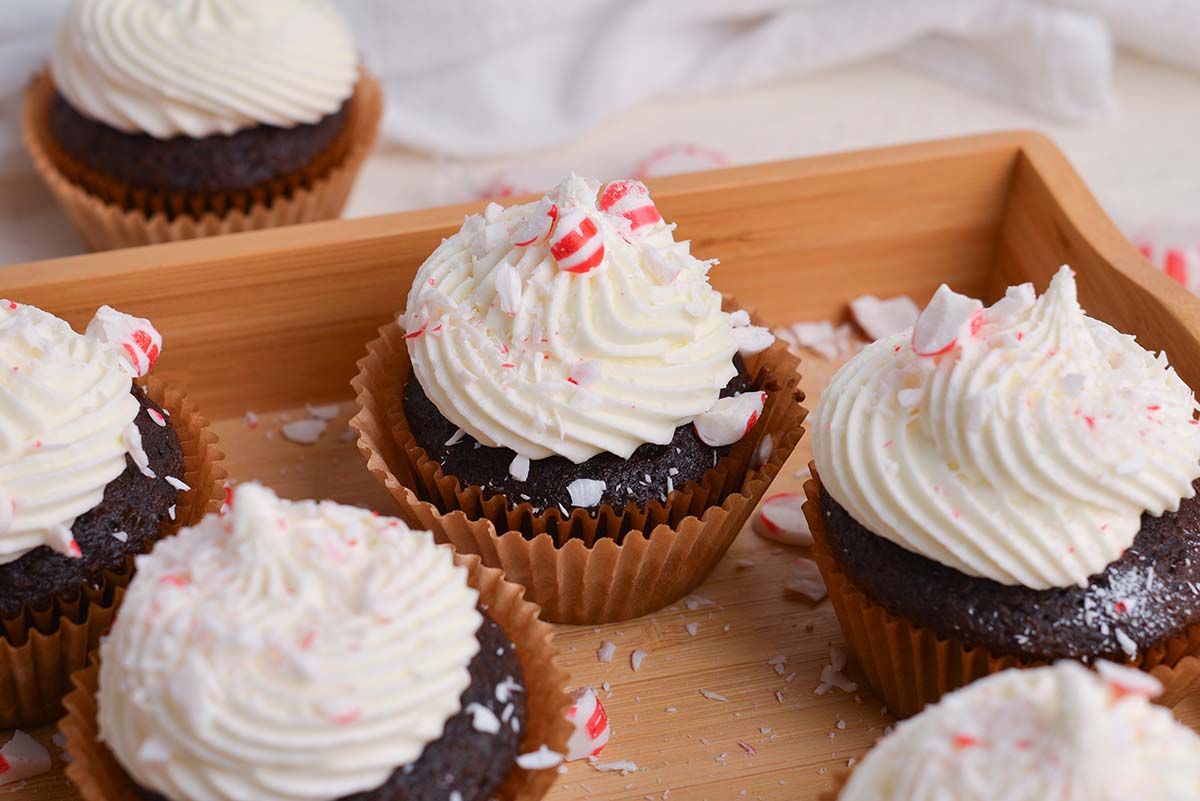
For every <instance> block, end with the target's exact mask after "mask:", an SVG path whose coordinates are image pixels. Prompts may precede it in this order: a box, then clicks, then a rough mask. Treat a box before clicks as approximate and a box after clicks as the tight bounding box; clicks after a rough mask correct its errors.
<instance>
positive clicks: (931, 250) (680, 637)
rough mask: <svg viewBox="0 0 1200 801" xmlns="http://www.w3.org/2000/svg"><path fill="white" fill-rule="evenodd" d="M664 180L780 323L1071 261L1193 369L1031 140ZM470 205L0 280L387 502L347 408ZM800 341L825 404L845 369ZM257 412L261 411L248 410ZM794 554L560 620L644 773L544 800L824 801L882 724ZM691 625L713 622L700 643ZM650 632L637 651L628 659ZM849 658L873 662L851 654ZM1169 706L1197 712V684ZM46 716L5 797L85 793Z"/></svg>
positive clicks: (586, 774) (304, 487)
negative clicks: (128, 330) (609, 657)
mask: <svg viewBox="0 0 1200 801" xmlns="http://www.w3.org/2000/svg"><path fill="white" fill-rule="evenodd" d="M651 189H652V190H653V193H654V197H655V200H656V202H657V203H658V206H659V208H660V209H661V210H662V213H663V216H664V217H665V218H666V219H668V220H675V221H678V223H679V229H678V234H679V235H680V236H681V237H684V238H691V239H692V240H693V243H694V244H693V250H694V252H695V253H697V254H699V255H700V256H701V257H702V258H706V257H713V256H716V257H719V258H720V259H721V262H722V263H721V266H720V267H718V268H716V269H714V270H713V272H712V278H713V283H714V285H715V286H716V287H717V288H719V289H721V290H723V291H726V292H731V293H733V294H735V295H736V296H737V298H738V299H739V300H740V301H741V302H742V303H744V304H747V305H749V306H753V307H756V308H757V309H758V311H759V312H760V313H761V314H763V315H764V316H765V317H766V318H767V319H769V320H771V321H772V322H774V323H779V324H784V323H788V322H793V321H797V320H815V319H821V318H830V319H835V320H841V319H842V318H844V316H845V307H846V302H847V301H848V300H850V299H852V298H854V297H856V296H858V295H861V294H865V293H873V294H876V295H878V296H880V297H887V296H891V295H896V294H901V293H905V294H908V295H911V296H912V297H913V298H914V299H916V300H917V301H918V302H919V303H923V302H924V301H925V300H927V299H928V297H929V296H930V294H932V292H933V290H934V289H935V288H936V287H937V285H938V284H940V283H941V282H943V281H945V282H948V283H950V284H951V285H952V286H954V288H956V289H958V290H959V291H962V292H966V293H969V294H972V295H978V296H983V297H986V298H995V297H996V296H997V295H998V293H999V292H1000V291H1001V290H1002V289H1003V287H1005V286H1007V285H1009V284H1015V283H1019V282H1021V281H1027V280H1032V281H1034V282H1035V284H1037V286H1038V288H1039V289H1042V288H1044V287H1045V285H1046V283H1047V282H1048V280H1049V278H1050V276H1051V274H1052V273H1053V272H1054V271H1055V269H1056V268H1057V267H1058V266H1059V265H1060V264H1062V263H1064V262H1065V263H1069V264H1071V265H1072V266H1073V267H1074V268H1075V269H1076V270H1077V271H1078V273H1079V288H1080V297H1081V299H1082V301H1083V304H1084V306H1085V307H1086V308H1087V309H1088V311H1089V313H1091V314H1092V315H1093V316H1096V317H1099V318H1100V319H1103V320H1106V321H1107V322H1109V323H1112V324H1113V325H1115V326H1116V327H1117V328H1119V329H1120V330H1122V331H1129V332H1132V333H1135V334H1137V335H1138V339H1139V341H1140V342H1142V344H1144V345H1145V346H1147V347H1150V348H1156V349H1157V348H1166V349H1167V350H1168V353H1169V355H1170V357H1171V361H1172V363H1173V364H1174V365H1175V366H1176V368H1177V369H1178V371H1179V373H1180V375H1181V376H1182V377H1183V378H1184V379H1185V380H1186V381H1187V382H1188V383H1189V384H1190V385H1192V386H1194V387H1195V386H1200V301H1197V300H1196V299H1194V298H1192V297H1191V296H1189V295H1187V294H1186V293H1185V292H1183V291H1182V290H1181V289H1180V288H1179V287H1178V286H1177V285H1175V284H1174V283H1173V282H1171V281H1170V280H1169V279H1168V278H1166V277H1164V276H1162V275H1160V274H1159V273H1157V272H1156V271H1154V270H1153V269H1152V268H1151V267H1150V266H1149V265H1148V264H1146V263H1145V262H1144V261H1143V260H1142V258H1141V256H1140V255H1139V254H1138V253H1137V251H1136V250H1134V249H1133V248H1132V247H1131V246H1130V245H1129V244H1128V243H1127V242H1126V240H1125V238H1124V237H1123V236H1122V235H1121V234H1120V233H1119V232H1118V231H1117V229H1116V228H1115V227H1114V226H1113V225H1112V223H1111V222H1110V221H1109V220H1108V218H1107V217H1106V216H1105V215H1104V213H1103V212H1102V211H1101V210H1100V208H1099V207H1098V206H1097V204H1096V202H1095V201H1094V200H1093V199H1092V197H1091V195H1090V194H1089V193H1088V191H1087V189H1086V187H1085V186H1084V185H1083V183H1082V182H1081V181H1080V179H1079V177H1078V176H1077V175H1076V174H1075V172H1074V171H1073V170H1072V168H1071V167H1070V165H1069V164H1068V163H1067V162H1066V160H1065V159H1064V158H1063V156H1062V154H1061V153H1060V152H1059V151H1058V150H1057V149H1056V148H1055V147H1054V145H1053V144H1051V143H1050V142H1049V141H1048V140H1047V139H1045V138H1044V137H1042V136H1040V135H1037V134H1032V133H1002V134H995V135H988V136H979V137H971V138H966V139H955V140H948V141H942V142H932V143H928V144H919V145H912V146H905V147H896V148H887V149H883V150H871V151H866V152H859V153H847V154H839V155H833V156H825V157H821V158H813V159H804V160H800V161H791V162H783V163H774V164H763V165H757V166H752V167H743V168H737V169H729V170H721V171H716V172H707V173H700V174H695V175H687V176H680V177H674V178H665V179H660V180H655V181H653V182H652V183H651ZM479 205H480V204H472V205H468V206H457V207H449V208H441V209H431V210H427V211H418V212H411V213H405V214H395V215H388V216H383V217H375V218H370V219H362V220H350V221H339V222H332V223H319V224H313V225H306V226H300V227H295V228H286V229H280V230H274V231H267V232H262V233H254V234H241V235H235V236H227V237H222V238H218V239H210V240H202V241H197V242H189V243H181V244H175V245H168V246H157V247H149V248H140V249H136V250H127V251H117V252H109V253H102V254H96V255H90V256H81V257H77V258H68V259H61V260H56V261H49V262H40V263H33V264H26V265H22V266H19V267H15V268H10V269H5V270H3V271H0V296H6V297H10V298H12V299H14V300H18V301H21V302H23V303H32V304H35V305H37V306H41V307H43V308H45V309H47V310H49V311H52V312H54V313H56V314H58V315H61V316H62V317H64V318H66V319H67V320H69V321H70V322H71V323H72V324H74V325H75V326H77V327H82V326H83V325H84V324H86V322H87V320H88V319H89V318H90V317H91V315H92V313H93V312H94V311H95V309H96V307H97V306H98V305H100V304H103V303H107V304H110V305H112V306H115V307H117V308H119V309H121V310H122V311H126V312H130V313H133V314H136V315H140V316H145V317H149V318H151V319H152V320H153V321H154V323H155V324H156V325H157V326H158V328H159V329H160V330H161V331H162V332H163V334H164V336H165V349H164V354H163V357H162V359H161V360H160V362H159V365H158V366H157V367H156V368H155V373H156V374H157V375H159V376H162V377H165V378H168V379H170V380H171V381H178V382H181V383H182V384H184V385H185V386H187V387H188V388H189V390H190V391H191V394H192V396H193V397H194V398H195V399H196V400H197V401H198V402H199V403H200V406H201V409H202V410H203V411H204V412H205V413H207V414H208V415H209V416H210V417H212V418H214V419H215V421H216V424H215V427H216V429H217V431H218V433H219V434H220V436H221V439H222V444H223V445H224V446H225V450H226V452H227V453H228V456H229V458H228V464H229V469H230V473H231V475H232V476H233V477H234V478H235V479H236V480H245V479H252V478H253V479H258V480H261V481H263V482H265V483H267V484H269V485H271V486H273V487H275V488H277V489H278V490H279V491H280V492H281V493H282V494H284V495H287V496H291V497H329V498H334V499H336V500H339V501H343V502H347V503H355V504H360V505H366V506H371V507H374V508H376V509H379V510H380V511H384V512H387V511H390V510H392V509H393V506H392V504H391V500H390V498H389V497H388V496H387V495H386V494H385V493H384V491H383V490H382V489H381V488H380V487H379V486H378V485H377V484H376V482H375V480H374V479H373V478H372V477H371V476H370V475H369V474H368V473H367V471H366V469H365V467H364V463H363V459H362V457H361V456H360V455H359V453H358V451H357V449H356V447H355V445H354V442H353V441H352V440H351V439H350V438H348V437H344V436H342V433H343V432H344V431H346V426H345V421H346V420H347V419H348V418H349V417H350V416H351V414H352V413H353V411H354V410H353V403H352V402H351V400H350V399H351V398H352V394H351V391H350V378H351V377H352V376H353V375H354V373H355V371H356V370H355V362H356V361H357V360H358V359H359V358H360V357H361V356H362V355H363V354H364V352H365V346H366V343H367V342H368V341H369V340H370V339H372V338H373V337H374V336H375V330H376V328H377V327H378V326H380V325H381V324H383V323H385V322H387V321H388V320H389V319H390V318H391V317H392V315H394V314H395V313H396V312H397V311H398V310H399V309H400V308H401V307H402V306H403V305H404V302H405V297H406V295H407V291H408V288H409V285H410V283H411V281H412V277H413V274H414V272H415V270H416V269H417V267H418V266H419V265H420V263H421V262H422V260H423V259H424V258H425V256H426V255H428V254H429V252H430V251H432V250H433V248H434V247H435V246H436V245H437V244H438V242H439V241H440V240H441V238H442V237H444V236H447V235H448V234H450V233H452V232H453V231H454V230H456V229H457V228H458V226H459V225H460V224H461V221H462V215H463V214H464V213H468V212H472V211H476V210H478V208H479ZM806 356H807V357H809V358H807V359H806V361H805V363H804V367H803V370H804V373H805V376H804V386H805V389H806V391H807V393H808V397H809V400H808V404H809V407H810V408H812V406H813V405H814V404H815V402H816V398H817V395H818V393H819V390H820V388H821V386H822V385H823V382H824V380H825V379H826V378H828V376H829V374H830V371H831V369H832V368H833V366H834V365H832V364H830V363H827V362H822V361H820V360H818V359H816V358H815V357H813V355H812V354H806ZM334 401H337V402H341V404H342V414H341V416H340V417H339V418H338V420H336V421H334V422H333V423H332V424H331V426H330V429H329V431H328V432H327V433H326V434H325V435H324V436H323V437H322V439H321V440H320V441H319V442H318V443H317V444H316V445H314V446H307V447H306V446H301V445H297V444H294V443H290V442H286V441H284V440H283V438H282V437H281V436H279V434H278V433H276V432H277V429H278V427H279V423H280V420H281V419H282V418H288V419H297V418H299V417H300V416H301V415H302V414H303V412H302V406H303V404H305V403H306V402H307V403H314V404H318V403H329V402H334ZM247 411H254V412H256V413H257V414H258V415H259V418H260V425H259V427H257V428H254V429H252V428H250V427H248V426H247V425H246V423H245V422H244V420H243V415H244V414H245V412H247ZM809 454H810V451H809V448H808V443H807V439H806V440H803V441H802V442H801V445H800V447H799V448H798V449H797V452H796V453H795V455H794V456H793V458H792V460H791V462H790V463H789V465H788V467H787V468H786V469H785V470H784V472H783V473H782V474H781V477H780V479H779V480H778V481H777V482H776V484H775V485H774V486H773V487H772V489H771V491H770V492H769V493H768V495H770V494H773V493H775V492H783V491H798V490H799V485H800V482H799V480H798V479H796V478H795V477H794V475H793V473H794V471H795V470H797V469H799V468H801V467H803V466H804V465H806V464H807V463H808V460H809ZM798 555H803V554H802V553H800V552H799V551H796V552H795V553H792V552H791V551H789V550H784V549H780V548H777V547H775V546H773V544H772V543H769V542H766V541H764V540H761V539H759V538H758V537H757V536H756V535H754V534H753V533H752V532H750V531H746V532H744V533H743V535H742V536H741V537H740V538H739V539H738V541H737V542H736V544H735V545H734V547H733V549H732V550H731V551H730V554H729V557H728V558H727V559H726V560H724V562H723V563H722V564H721V565H720V566H719V567H718V569H717V570H716V572H715V573H714V574H713V576H712V577H711V578H710V579H709V580H708V581H707V582H706V583H705V584H704V585H703V586H702V587H701V588H700V590H699V595H700V596H703V599H705V600H703V601H697V600H696V599H693V602H692V603H691V604H690V605H689V604H682V603H681V604H677V605H676V606H674V607H672V608H670V609H667V610H663V611H662V612H660V613H658V614H656V615H654V616H651V617H647V618H643V619H639V620H634V621H629V622H625V623H620V624H614V625H609V626H602V627H598V628H594V629H593V628H590V627H566V626H564V627H561V628H560V637H559V643H560V646H561V648H562V649H563V663H564V665H565V666H566V667H567V669H568V670H570V671H571V673H572V674H573V677H574V680H575V682H576V684H578V685H583V684H591V685H593V686H595V687H597V689H598V690H599V691H600V694H601V697H602V698H603V701H604V704H605V706H606V707H607V709H608V712H609V715H610V718H611V721H612V725H613V737H612V741H611V743H610V744H609V746H608V748H607V749H606V750H605V751H604V753H603V755H602V761H603V762H606V763H607V762H614V761H618V760H630V761H632V762H634V763H636V765H637V766H638V768H639V770H637V771H636V772H632V773H629V774H628V775H622V774H621V773H620V772H600V771H598V770H596V769H594V768H593V767H591V766H589V765H588V764H587V763H581V762H575V763H571V764H570V765H569V768H568V770H567V772H566V773H565V775H563V776H561V777H560V779H559V781H558V783H557V784H556V786H555V787H554V789H553V790H552V791H551V793H550V795H549V798H550V799H557V800H560V801H566V799H596V801H616V800H617V799H641V798H647V799H675V801H702V800H703V799H712V801H718V799H729V800H731V801H735V800H736V799H740V798H747V799H764V800H766V799H771V800H772V801H775V800H778V801H784V800H785V799H786V800H787V801H795V799H813V798H815V797H816V796H817V794H818V793H819V792H821V791H822V790H824V789H827V788H828V787H829V786H830V784H831V779H832V777H833V775H835V774H836V773H837V772H839V771H841V770H844V769H845V767H846V764H847V762H848V761H849V760H851V759H855V758H858V757H860V756H861V755H862V754H863V752H864V751H865V750H866V749H867V748H868V747H869V746H870V745H871V743H872V742H874V740H875V739H876V738H877V737H879V735H880V734H881V733H882V730H883V728H884V727H885V726H887V725H889V724H890V723H891V722H892V721H891V718H889V717H888V715H887V714H886V713H884V712H883V711H882V710H881V708H880V702H879V700H878V699H877V698H875V697H874V696H872V695H871V693H870V692H869V691H868V690H866V689H865V688H864V689H862V690H860V691H859V692H858V693H856V694H846V693H843V692H841V691H839V690H833V691H832V692H830V693H828V694H825V695H820V696H818V695H815V694H814V692H813V690H814V689H815V688H816V686H817V685H818V683H819V678H818V677H819V674H820V672H821V668H822V667H823V666H824V665H826V664H827V663H828V661H829V645H830V643H840V642H841V639H842V638H841V634H840V631H839V629H838V626H837V621H836V620H835V619H834V615H833V611H832V609H831V608H830V606H829V603H828V601H826V602H824V603H822V604H819V605H814V604H810V603H808V602H806V601H804V600H799V599H796V598H794V597H788V595H787V593H786V592H785V591H784V588H783V577H784V574H785V572H786V568H787V565H788V562H789V561H790V559H791V558H793V557H794V556H798ZM689 606H691V607H696V608H689ZM688 623H698V624H699V629H698V630H697V632H696V634H695V636H692V635H691V634H689V632H688V630H687V628H685V626H686V624H688ZM602 640H610V641H612V642H613V643H615V644H616V645H617V652H616V657H615V658H614V660H613V661H612V662H611V663H608V664H601V663H600V662H598V660H597V658H596V650H597V648H599V646H600V644H601V641H602ZM639 648H640V649H643V650H644V651H645V652H646V654H647V656H646V658H645V661H644V663H643V664H642V666H641V669H640V671H638V672H636V673H635V672H634V671H633V670H632V668H631V665H630V655H631V653H632V651H633V650H634V649H639ZM775 656H785V657H786V658H787V662H786V667H785V668H784V670H783V673H782V674H779V673H777V672H776V670H775V669H774V668H773V667H772V666H771V665H769V664H768V660H770V659H772V658H773V657H775ZM848 672H849V673H850V675H851V676H852V677H857V676H858V674H857V671H856V669H855V667H854V665H853V664H851V665H850V667H849V668H848ZM605 688H607V689H605ZM701 689H703V690H707V691H710V692H711V693H717V694H719V695H721V696H724V697H725V698H726V699H728V700H726V701H719V700H711V699H710V698H706V697H704V696H702V695H701V694H700V692H699V691H700V690H701ZM1197 689H1198V690H1200V688H1197ZM1177 713H1178V714H1179V716H1180V717H1181V718H1182V719H1183V720H1184V721H1185V722H1187V723H1189V724H1191V725H1193V726H1195V725H1197V724H1200V694H1193V696H1192V697H1190V698H1188V699H1187V700H1185V702H1184V703H1183V704H1182V705H1181V706H1180V707H1178V708H1177ZM53 732H54V729H53V727H44V728H42V729H40V730H38V731H35V732H34V734H35V735H36V736H38V737H39V738H40V739H41V740H42V741H43V742H44V743H46V744H47V746H48V747H49V748H50V751H51V753H52V754H53V755H54V760H55V766H54V770H53V771H52V772H51V773H50V774H47V775H44V776H40V777H38V778H36V779H33V780H30V781H29V782H28V783H27V784H25V785H24V786H20V787H16V788H15V789H14V788H11V787H0V793H5V792H8V793H9V795H11V796H12V797H13V798H14V799H20V801H26V799H28V801H33V800H34V799H47V800H48V801H60V800H61V801H66V799H74V798H75V795H74V793H73V791H72V789H71V787H70V785H69V784H68V783H67V782H66V780H65V778H64V777H63V776H62V772H61V762H60V760H59V757H58V754H59V749H58V748H57V747H54V746H52V745H50V739H51V736H52V734H53ZM0 738H3V739H7V732H0Z"/></svg>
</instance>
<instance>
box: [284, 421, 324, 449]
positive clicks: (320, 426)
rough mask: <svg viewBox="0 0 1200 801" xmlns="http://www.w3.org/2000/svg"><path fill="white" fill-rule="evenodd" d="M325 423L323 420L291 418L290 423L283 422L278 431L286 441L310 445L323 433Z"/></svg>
mask: <svg viewBox="0 0 1200 801" xmlns="http://www.w3.org/2000/svg"><path fill="white" fill-rule="evenodd" d="M327 425H329V424H328V423H326V422H325V421H324V420H293V421H292V422H290V423H284V425H283V426H282V427H281V428H280V429H279V433H281V434H283V438H284V439H286V440H287V441H288V442H295V443H297V444H299V445H312V444H314V443H315V442H316V441H317V440H318V439H320V438H321V434H323V433H325V427H326V426H327Z"/></svg>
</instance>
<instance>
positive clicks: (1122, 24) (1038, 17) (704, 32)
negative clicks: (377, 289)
mask: <svg viewBox="0 0 1200 801" xmlns="http://www.w3.org/2000/svg"><path fill="white" fill-rule="evenodd" d="M251 1H252V0H251ZM69 2H70V0H8V1H7V2H5V3H2V4H0V170H5V171H12V170H13V169H19V168H21V165H22V157H21V153H20V140H19V130H18V126H17V115H18V113H19V106H20V93H21V90H22V88H23V87H24V85H25V82H26V80H27V78H28V76H29V75H30V74H31V73H32V72H33V71H34V70H35V69H37V68H38V67H39V66H40V65H41V64H42V63H44V61H45V59H46V57H47V55H48V53H49V51H50V48H51V44H52V42H53V37H54V31H55V30H56V28H57V25H58V20H59V19H60V17H61V15H62V13H63V10H64V9H65V8H66V7H67V5H68V4H69ZM339 6H340V7H341V8H342V9H343V11H344V12H345V13H346V14H347V15H348V16H349V18H350V20H351V22H352V24H353V26H354V28H355V31H356V34H357V36H358V40H359V43H360V47H361V49H362V51H363V56H364V59H365V61H366V63H367V64H368V66H369V67H370V69H371V70H372V71H373V72H374V73H375V74H377V75H378V76H379V77H380V78H381V79H382V80H383V82H384V87H385V91H386V95H387V112H386V118H385V121H384V139H385V141H388V142H391V143H393V144H399V145H404V146H409V147H412V148H416V149H419V150H425V151H430V152H436V153H440V154H445V155H450V156H456V157H480V156H492V155H500V154H509V153H519V152H529V151H536V150H539V149H543V148H547V147H553V146H556V145H561V144H564V143H568V142H571V141H574V140H576V139H578V138H579V137H581V136H582V135H584V134H585V133H586V132H587V131H588V130H589V129H591V128H592V127H594V126H596V125H598V124H599V123H601V122H604V121H606V120H609V119H611V118H614V117H616V116H618V115H620V114H621V113H623V112H626V111H629V110H631V109H633V108H635V107H636V106H637V105H639V104H641V103H644V102H647V101H649V100H652V99H655V98H665V97H671V96H677V95H684V94H688V93H696V92H712V91H717V90H728V89H733V88H737V87H739V86H745V85H749V84H752V83H757V82H762V81H769V80H773V79H780V78H786V77H791V76H795V75H799V74H804V73H812V72H817V71H820V70H824V69H829V68H832V67H835V66H837V65H839V64H845V63H848V62H852V61H856V60H860V59H866V58H870V57H875V56H880V55H887V54H892V55H894V57H895V58H897V59H899V61H900V62H902V63H904V64H907V65H911V66H913V67H916V68H919V69H922V70H925V71H927V72H929V73H931V74H933V75H936V76H938V77H940V78H942V79H945V80H948V81H953V82H956V83H958V84H961V85H963V86H966V87H968V88H970V89H973V90H976V91H979V92H985V93H988V94H990V95H993V96H996V97H999V98H1002V99H1004V100H1007V101H1009V102H1013V103H1019V104H1023V105H1025V106H1028V107H1031V108H1033V109H1035V110H1038V111H1040V112H1043V113H1046V114H1050V115H1054V116H1057V117H1061V118H1067V119H1071V120H1078V121H1081V122H1090V121H1095V120H1100V119H1103V118H1104V117H1105V116H1106V115H1108V114H1110V113H1112V112H1113V110H1114V107H1115V102H1114V99H1113V92H1112V86H1111V81H1112V75H1111V72H1112V64H1113V50H1114V47H1115V46H1116V45H1117V44H1121V45H1125V46H1128V47H1130V48H1132V49H1135V50H1137V51H1138V52H1140V53H1142V54H1144V55H1148V56H1152V57H1156V58H1161V59H1164V60H1168V61H1172V62H1174V63H1177V64H1179V65H1181V66H1186V67H1191V68H1196V69H1200V49H1198V48H1196V47H1195V42H1196V41H1198V40H1200V3H1197V2H1195V0H570V2H559V3H555V2H547V1H546V0H503V2H496V1H495V0H439V2H436V3H435V2H403V3H402V2H395V1H394V0H339ZM862 113H863V114H868V115H869V114H870V113H871V109H870V108H869V107H864V108H863V109H862ZM814 124H819V120H814Z"/></svg>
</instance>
